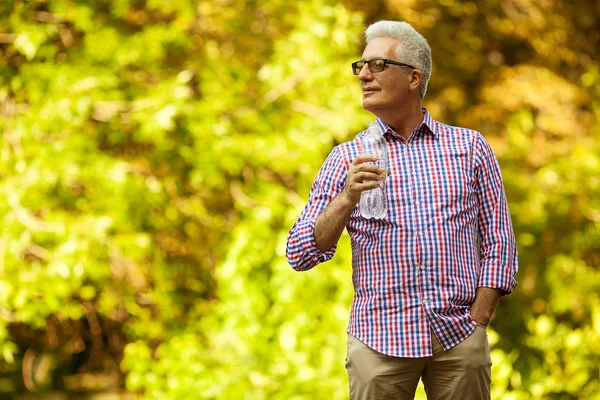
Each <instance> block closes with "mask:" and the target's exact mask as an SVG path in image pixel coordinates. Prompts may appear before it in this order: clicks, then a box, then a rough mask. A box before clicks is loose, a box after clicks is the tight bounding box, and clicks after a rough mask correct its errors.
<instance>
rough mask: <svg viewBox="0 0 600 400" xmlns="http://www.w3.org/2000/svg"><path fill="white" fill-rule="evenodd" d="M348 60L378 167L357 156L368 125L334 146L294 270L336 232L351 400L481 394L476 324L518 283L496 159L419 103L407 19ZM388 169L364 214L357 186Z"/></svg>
mask: <svg viewBox="0 0 600 400" xmlns="http://www.w3.org/2000/svg"><path fill="white" fill-rule="evenodd" d="M366 43H367V46H366V48H365V50H364V52H363V55H362V59H361V61H357V62H355V63H353V64H352V69H353V72H354V74H355V75H358V78H359V80H360V83H361V87H362V105H363V107H364V108H365V109H366V110H368V111H370V112H371V113H373V114H374V115H375V116H376V117H377V119H376V121H377V124H379V126H380V127H381V131H382V132H384V133H383V136H384V138H385V140H386V142H387V146H388V154H389V156H388V170H389V173H388V171H387V170H381V169H379V168H378V167H377V166H375V165H374V164H373V163H372V162H373V161H375V160H376V157H374V156H371V155H359V143H360V140H361V137H362V136H363V135H364V132H362V133H360V134H358V135H357V137H356V138H355V139H354V140H353V141H349V142H346V143H343V144H341V145H339V146H337V147H335V148H334V149H333V151H332V152H331V154H330V155H329V157H328V158H327V160H326V161H325V163H324V165H323V166H322V168H321V170H320V171H319V173H318V175H317V177H316V179H315V182H314V184H313V186H312V189H311V192H310V198H309V201H308V204H307V205H306V207H305V208H304V210H303V211H302V214H301V215H300V218H299V219H298V221H297V222H296V223H295V224H294V226H293V227H292V229H291V231H290V233H289V237H288V247H287V258H288V261H289V263H290V264H291V265H292V267H293V268H294V269H295V270H298V271H304V270H308V269H310V268H313V267H314V266H316V265H317V264H319V263H322V262H325V261H327V260H329V259H331V257H333V254H334V253H335V250H336V245H337V242H338V240H339V238H340V236H341V234H342V232H343V230H344V227H345V228H346V229H347V230H348V233H349V235H350V239H351V243H352V269H353V277H352V280H353V284H354V290H355V295H354V299H353V303H352V310H351V314H350V323H349V327H348V355H347V360H346V368H347V371H348V377H349V381H350V395H351V398H352V399H412V398H413V397H414V394H415V390H416V387H417V384H418V382H419V380H420V379H422V380H423V384H424V386H425V391H426V392H427V396H428V398H430V399H460V400H465V399H489V398H490V382H491V374H490V367H491V359H490V350H489V345H488V341H487V333H486V327H487V325H488V323H489V322H490V320H491V318H492V315H493V313H494V310H495V308H496V305H497V303H498V301H499V299H500V297H501V296H502V295H505V294H508V293H510V292H512V291H513V290H514V288H515V286H516V284H517V282H516V281H515V278H514V277H515V274H516V272H517V268H518V267H517V249H516V245H515V238H514V233H513V229H512V224H511V220H510V214H509V210H508V205H507V201H506V196H505V193H504V188H503V184H502V178H501V175H500V170H499V166H498V162H497V160H496V157H495V155H494V153H493V151H492V149H491V148H490V146H489V145H488V143H487V142H486V141H485V140H484V138H483V137H482V135H481V134H480V133H479V132H476V131H473V130H470V129H465V128H458V127H452V126H448V125H445V124H442V123H440V122H438V121H435V120H434V119H432V117H431V116H430V115H429V113H428V111H427V110H426V109H424V108H422V107H421V101H422V99H423V97H424V96H425V93H426V91H427V83H428V81H429V77H430V75H431V49H430V48H429V45H428V44H427V41H426V40H425V39H424V38H423V37H422V36H421V35H420V34H419V33H417V32H416V31H415V30H414V29H413V28H412V27H411V26H410V25H409V24H407V23H405V22H392V21H380V22H377V23H375V24H373V25H371V26H369V27H368V28H367V30H366ZM383 179H387V182H386V194H387V199H388V200H387V202H388V203H387V205H388V213H387V216H386V217H385V218H384V219H383V220H377V219H365V218H363V217H361V215H360V211H359V205H358V203H359V201H360V196H361V193H362V192H363V191H365V190H370V189H373V188H375V187H377V185H378V184H379V181H380V180H383Z"/></svg>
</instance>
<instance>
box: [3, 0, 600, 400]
mask: <svg viewBox="0 0 600 400" xmlns="http://www.w3.org/2000/svg"><path fill="white" fill-rule="evenodd" d="M380 19H396V20H404V21H407V22H409V23H411V24H412V25H413V26H414V27H415V28H416V29H417V30H418V31H420V32H421V33H422V34H423V35H424V36H425V37H426V38H427V39H428V41H429V43H430V45H431V48H432V51H433V63H434V66H433V75H432V79H431V83H430V86H429V91H428V94H427V98H426V99H425V106H426V107H428V109H429V111H430V112H431V114H432V116H433V117H434V118H436V119H438V120H441V121H443V122H445V123H448V124H452V125H461V126H466V127H470V128H474V129H477V130H479V131H481V132H482V133H483V134H484V136H485V137H486V139H487V140H488V141H489V142H490V143H491V145H492V147H493V148H494V150H495V151H496V153H497V155H498V158H499V159H500V162H501V166H502V172H503V176H504V181H505V185H506V190H507V196H508V200H509V204H510V209H511V213H512V217H513V222H514V226H515V231H516V237H517V241H518V245H519V252H520V271H519V274H518V276H517V280H518V281H519V286H518V287H517V289H516V291H515V292H514V294H513V295H511V296H509V297H506V298H504V299H503V300H502V302H501V304H500V307H499V309H498V311H497V313H496V316H495V318H494V320H493V321H492V325H491V328H490V329H489V340H490V344H491V347H492V360H493V369H492V370H493V388H492V398H494V399H600V297H599V296H598V294H599V293H600V174H599V171H600V123H599V121H600V60H599V52H600V2H597V1H589V0H569V1H567V0H477V1H459V0H421V1H417V0H375V1H357V0H345V1H333V0H299V1H296V2H290V1H286V0H271V1H266V0H263V1H261V0H254V1H252V0H248V1H245V0H210V1H200V0H95V1H86V0H45V1H44V0H29V1H27V0H2V2H1V3H0V159H1V163H0V232H1V234H0V398H3V399H4V398H7V399H12V398H15V399H33V398H36V399H37V398H48V399H59V400H62V399H242V398H243V399H286V400H287V399H297V400H300V399H347V398H348V384H347V376H346V371H345V368H344V359H345V356H346V333H345V330H346V325H347V322H348V316H349V309H350V304H351V299H352V295H353V289H352V284H351V264H350V263H351V259H350V256H351V250H350V245H349V239H348V237H347V235H346V234H344V236H343V237H342V240H341V243H340V245H339V248H338V252H337V255H336V256H335V257H334V259H333V260H332V261H331V262H329V263H327V264H323V265H320V266H318V267H317V268H316V269H314V270H312V271H310V272H305V273H298V272H294V271H293V270H292V269H291V268H290V267H289V266H288V264H287V262H286V260H285V244H286V237H287V232H288V230H289V229H290V227H291V226H292V224H293V223H294V221H295V220H296V218H297V217H298V215H299V213H300V210H301V208H302V207H303V206H304V204H305V202H306V199H307V196H308V191H309V188H310V185H311V183H312V180H313V179H314V177H315V175H316V173H317V170H318V169H319V167H320V166H321V164H322V162H323V161H324V159H325V157H326V156H327V154H328V153H329V151H330V150H331V149H332V148H333V146H335V145H336V144H338V143H340V142H343V141H346V140H350V139H352V138H353V137H354V136H355V135H356V134H357V133H358V132H359V131H361V130H362V129H364V128H365V127H366V126H367V125H368V123H369V122H370V121H371V120H372V118H373V117H372V116H371V115H370V114H369V113H367V112H366V111H364V110H362V109H361V106H360V103H361V101H360V99H361V95H360V89H359V84H358V82H357V78H356V77H355V76H353V75H352V72H351V68H350V63H351V62H352V61H355V60H358V59H360V55H361V53H362V50H363V46H364V41H363V36H362V33H363V31H364V29H365V27H366V26H367V25H368V24H369V23H372V22H374V21H377V20H380ZM423 395H424V392H423V389H422V387H420V388H419V392H418V397H417V398H418V399H423V398H424V397H423Z"/></svg>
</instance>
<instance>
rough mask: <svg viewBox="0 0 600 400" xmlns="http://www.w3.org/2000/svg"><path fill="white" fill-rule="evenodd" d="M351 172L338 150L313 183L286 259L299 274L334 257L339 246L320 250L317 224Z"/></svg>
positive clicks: (328, 158) (293, 228) (331, 155)
mask: <svg viewBox="0 0 600 400" xmlns="http://www.w3.org/2000/svg"><path fill="white" fill-rule="evenodd" d="M347 170H348V167H347V163H346V162H345V161H344V159H343V157H342V155H341V154H340V151H339V149H338V147H336V148H334V149H333V151H332V152H331V153H330V154H329V156H328V157H327V159H326V160H325V163H324V164H323V166H322V167H321V169H320V170H319V173H318V174H317V177H316V178H315V181H314V182H313V185H312V187H311V190H310V195H309V199H308V203H307V204H306V206H305V207H304V210H302V213H301V214H300V217H299V218H298V220H297V221H296V223H295V224H294V226H293V227H292V229H291V230H290V232H289V234H288V240H287V248H286V257H287V260H288V263H289V264H290V265H291V266H292V268H293V269H295V270H296V271H306V270H309V269H311V268H313V267H315V266H316V265H318V264H320V263H323V262H325V261H329V260H330V259H331V258H333V256H334V254H335V251H336V248H337V246H336V245H334V246H333V247H332V248H331V249H329V250H327V251H326V252H321V251H320V250H319V249H318V248H317V245H316V243H315V237H314V233H315V224H316V222H317V218H318V217H319V215H320V214H321V212H323V210H324V209H325V207H327V205H328V204H329V203H330V202H331V201H332V200H333V199H334V198H335V197H336V196H337V195H338V194H339V193H341V191H342V190H343V188H344V185H345V184H346V177H347Z"/></svg>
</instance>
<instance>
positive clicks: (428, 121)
mask: <svg viewBox="0 0 600 400" xmlns="http://www.w3.org/2000/svg"><path fill="white" fill-rule="evenodd" d="M422 110H423V122H421V124H420V125H419V126H417V127H416V128H415V132H419V131H421V132H423V133H431V134H432V135H433V137H435V138H436V139H437V138H438V137H439V128H438V123H437V121H436V120H434V119H433V118H432V117H431V115H430V114H429V111H427V109H426V108H425V107H423V108H422ZM376 120H377V123H378V124H379V127H380V128H381V132H383V134H384V135H385V134H386V133H387V134H388V135H392V136H398V134H397V133H396V132H395V131H394V130H393V129H392V128H390V127H389V125H387V124H386V123H385V122H383V121H382V120H381V119H379V117H378V118H377V119H376Z"/></svg>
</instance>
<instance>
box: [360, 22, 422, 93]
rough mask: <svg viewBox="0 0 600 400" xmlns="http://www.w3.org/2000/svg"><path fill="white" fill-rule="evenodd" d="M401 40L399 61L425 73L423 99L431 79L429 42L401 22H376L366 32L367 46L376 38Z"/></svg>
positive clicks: (397, 54) (397, 53)
mask: <svg viewBox="0 0 600 400" xmlns="http://www.w3.org/2000/svg"><path fill="white" fill-rule="evenodd" d="M382 37H383V38H394V39H400V44H398V48H397V49H396V56H397V57H398V59H399V60H400V61H401V62H403V63H406V64H409V65H411V66H413V67H415V68H416V69H418V70H419V71H421V72H422V73H423V78H422V79H421V86H420V87H419V91H420V93H421V98H424V97H425V93H427V83H429V78H431V48H430V47H429V44H428V43H427V40H426V39H425V38H424V37H423V35H421V34H420V33H419V32H417V31H416V30H415V28H413V27H412V26H411V25H410V24H409V23H407V22H400V21H379V22H375V23H373V24H371V25H369V27H368V28H367V29H366V30H365V39H366V41H367V44H369V42H370V41H371V40H373V39H375V38H382Z"/></svg>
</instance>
